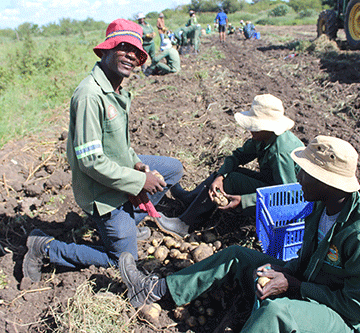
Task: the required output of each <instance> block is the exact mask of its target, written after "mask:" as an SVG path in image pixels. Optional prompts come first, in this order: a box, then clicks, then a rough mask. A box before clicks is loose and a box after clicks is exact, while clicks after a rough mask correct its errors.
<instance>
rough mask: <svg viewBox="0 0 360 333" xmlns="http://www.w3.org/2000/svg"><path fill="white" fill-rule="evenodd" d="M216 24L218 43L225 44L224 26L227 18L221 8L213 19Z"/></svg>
mask: <svg viewBox="0 0 360 333" xmlns="http://www.w3.org/2000/svg"><path fill="white" fill-rule="evenodd" d="M215 20H216V22H217V24H218V25H219V28H218V29H219V37H220V43H225V38H226V26H227V24H228V18H227V15H226V13H225V12H224V10H223V9H222V8H220V9H219V12H218V14H217V15H216V18H215Z"/></svg>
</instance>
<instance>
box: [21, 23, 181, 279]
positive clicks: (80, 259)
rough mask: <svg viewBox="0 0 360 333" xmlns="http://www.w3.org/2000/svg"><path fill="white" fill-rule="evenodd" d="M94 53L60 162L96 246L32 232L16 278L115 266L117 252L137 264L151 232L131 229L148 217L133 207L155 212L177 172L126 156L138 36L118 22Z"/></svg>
mask: <svg viewBox="0 0 360 333" xmlns="http://www.w3.org/2000/svg"><path fill="white" fill-rule="evenodd" d="M93 50H94V52H95V54H96V55H97V56H98V57H99V58H101V60H100V61H99V62H97V63H96V64H95V66H94V68H93V70H92V72H91V73H90V74H89V76H88V77H86V78H85V79H84V80H83V81H82V82H81V83H80V84H79V86H78V87H77V88H76V90H75V92H74V94H73V97H72V99H71V103H70V125H69V136H68V141H67V157H68V161H69V163H70V166H71V171H72V186H73V191H74V196H75V200H76V202H77V203H78V205H79V206H80V207H81V208H82V209H83V210H84V211H85V212H86V214H87V215H88V217H89V219H90V220H91V221H92V222H93V223H94V224H95V225H96V229H97V232H98V233H99V235H100V238H101V240H102V245H101V246H96V247H93V246H91V245H81V244H76V243H70V244H68V243H65V242H61V241H58V240H55V239H54V237H51V236H48V235H46V234H44V233H43V232H42V231H41V230H38V229H35V230H33V231H32V232H31V233H30V235H29V237H28V239H27V242H26V245H27V248H28V252H27V253H26V255H25V257H24V261H23V273H24V277H25V278H30V279H31V281H34V282H38V281H40V279H41V268H42V265H43V259H45V258H47V259H49V260H50V262H51V263H54V264H57V265H59V266H64V267H68V268H77V269H79V268H82V267H86V266H90V265H95V266H97V267H110V266H117V264H118V258H119V256H120V254H121V253H122V252H123V251H126V252H129V253H131V255H133V256H134V259H137V256H138V254H137V240H144V239H147V238H148V237H150V235H151V231H150V229H149V228H148V227H142V228H139V227H138V226H137V225H138V224H139V222H140V221H141V220H142V219H143V218H144V217H145V216H146V215H147V213H144V212H141V211H140V210H138V209H136V207H138V206H139V205H140V204H144V206H145V208H146V207H148V206H149V205H148V204H149V203H153V204H154V205H156V204H157V203H158V202H159V201H160V200H161V198H162V197H163V196H164V194H165V193H166V191H167V190H168V188H169V187H170V186H171V185H172V184H175V183H177V182H178V181H179V179H180V178H181V175H182V172H183V170H182V169H183V168H182V165H181V163H180V162H179V161H178V160H177V159H174V158H170V157H165V156H150V155H139V156H138V155H137V154H136V153H135V151H134V150H133V148H131V144H130V134H129V112H130V104H131V95H130V93H129V92H127V91H125V90H124V88H123V87H122V84H123V80H124V79H125V78H128V77H129V76H130V74H131V73H132V71H133V70H134V68H135V67H137V66H141V65H142V64H144V63H145V61H146V59H147V57H148V55H147V54H146V52H145V51H144V49H143V46H142V28H141V27H140V26H139V25H138V24H136V23H134V22H132V21H128V20H123V19H117V20H115V21H113V22H111V23H110V24H109V26H108V28H107V30H106V38H105V41H104V42H102V43H100V44H99V45H97V46H96V47H94V49H93ZM160 175H161V176H162V177H161V176H160ZM145 204H147V205H145ZM150 206H151V205H150Z"/></svg>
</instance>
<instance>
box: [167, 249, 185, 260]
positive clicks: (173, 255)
mask: <svg viewBox="0 0 360 333" xmlns="http://www.w3.org/2000/svg"><path fill="white" fill-rule="evenodd" d="M181 254H182V253H181V252H180V250H178V249H171V250H170V253H169V256H170V258H177V257H178V256H180V255H181Z"/></svg>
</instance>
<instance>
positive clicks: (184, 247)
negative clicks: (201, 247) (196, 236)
mask: <svg viewBox="0 0 360 333" xmlns="http://www.w3.org/2000/svg"><path fill="white" fill-rule="evenodd" d="M190 249H191V250H193V249H194V246H193V245H191V244H190V243H188V242H183V243H181V244H180V247H179V250H180V251H181V252H187V251H191V250H190Z"/></svg>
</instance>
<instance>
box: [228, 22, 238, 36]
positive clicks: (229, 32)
mask: <svg viewBox="0 0 360 333" xmlns="http://www.w3.org/2000/svg"><path fill="white" fill-rule="evenodd" d="M235 31H236V30H235V27H234V26H233V25H232V24H231V23H229V26H228V31H227V34H228V35H234V34H235Z"/></svg>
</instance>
